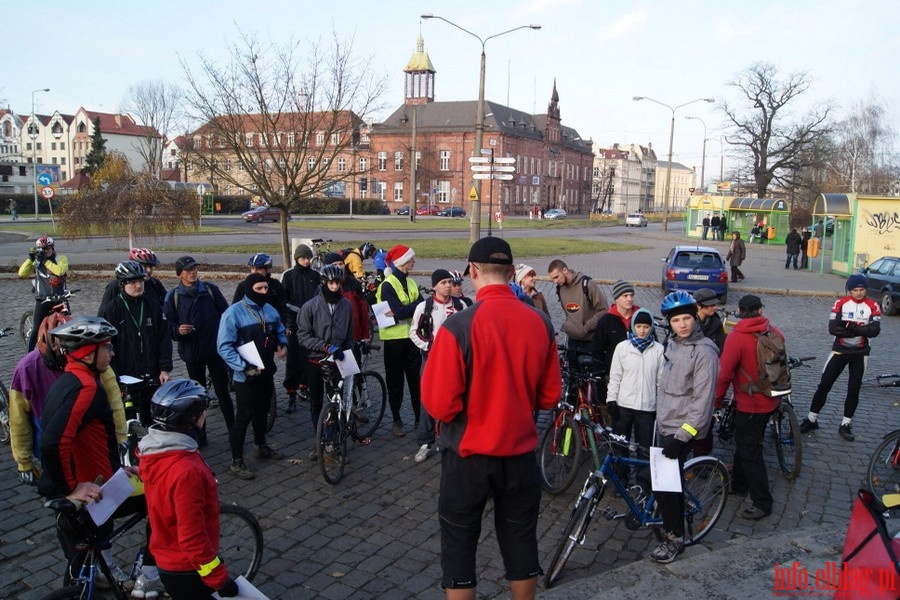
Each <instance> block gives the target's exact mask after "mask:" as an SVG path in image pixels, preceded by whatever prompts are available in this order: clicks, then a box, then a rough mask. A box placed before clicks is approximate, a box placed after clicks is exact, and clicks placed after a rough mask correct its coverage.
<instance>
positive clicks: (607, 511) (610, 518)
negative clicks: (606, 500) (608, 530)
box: [601, 506, 625, 521]
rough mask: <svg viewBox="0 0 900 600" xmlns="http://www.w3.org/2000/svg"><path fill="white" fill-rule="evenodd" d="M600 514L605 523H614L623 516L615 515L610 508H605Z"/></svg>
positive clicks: (614, 511)
mask: <svg viewBox="0 0 900 600" xmlns="http://www.w3.org/2000/svg"><path fill="white" fill-rule="evenodd" d="M601 514H602V515H603V518H604V519H606V520H607V521H615V520H617V519H621V518H622V517H624V516H625V515H624V514H620V513H617V512H616V509H614V508H613V507H612V506H607V507H606V508H604V509H603V512H602V513H601Z"/></svg>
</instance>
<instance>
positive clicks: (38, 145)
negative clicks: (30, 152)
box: [34, 142, 41, 150]
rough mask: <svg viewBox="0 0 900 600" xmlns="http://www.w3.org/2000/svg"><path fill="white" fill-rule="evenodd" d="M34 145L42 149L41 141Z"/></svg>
mask: <svg viewBox="0 0 900 600" xmlns="http://www.w3.org/2000/svg"><path fill="white" fill-rule="evenodd" d="M34 147H35V148H37V149H38V150H40V149H41V143H40V142H37V143H36V144H35V145H34Z"/></svg>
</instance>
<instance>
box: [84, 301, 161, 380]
mask: <svg viewBox="0 0 900 600" xmlns="http://www.w3.org/2000/svg"><path fill="white" fill-rule="evenodd" d="M99 315H100V316H101V317H103V318H104V319H106V320H107V321H109V322H110V323H111V324H112V325H113V327H115V328H116V329H118V330H119V333H117V334H116V337H114V338H113V340H112V344H113V349H114V350H115V352H116V355H115V356H114V357H113V359H112V367H113V369H114V370H115V372H116V374H117V375H131V376H132V377H141V376H143V375H152V376H154V377H156V376H158V375H159V372H160V371H171V370H172V339H171V338H170V337H169V325H168V323H167V322H166V318H165V316H164V315H163V313H162V310H161V309H160V307H159V305H158V304H157V303H156V302H155V301H154V300H150V299H148V298H145V297H144V296H140V297H138V298H132V297H131V296H128V295H127V294H125V293H124V292H122V293H121V294H119V295H117V296H116V297H115V298H113V299H112V300H110V301H109V302H107V303H106V304H104V305H103V306H101V307H100V312H99Z"/></svg>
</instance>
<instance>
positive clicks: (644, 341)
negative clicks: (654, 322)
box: [628, 331, 653, 352]
mask: <svg viewBox="0 0 900 600" xmlns="http://www.w3.org/2000/svg"><path fill="white" fill-rule="evenodd" d="M628 341H629V342H631V345H632V346H634V347H635V348H637V349H638V352H643V351H644V350H646V349H647V348H649V347H650V345H651V344H653V332H652V331H651V332H650V335H648V336H647V337H645V338H642V337H638V336H636V335H634V332H632V331H629V332H628Z"/></svg>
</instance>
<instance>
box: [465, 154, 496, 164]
mask: <svg viewBox="0 0 900 600" xmlns="http://www.w3.org/2000/svg"><path fill="white" fill-rule="evenodd" d="M469 162H470V163H479V164H484V165H486V164H488V163H489V162H491V157H490V156H470V157H469Z"/></svg>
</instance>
